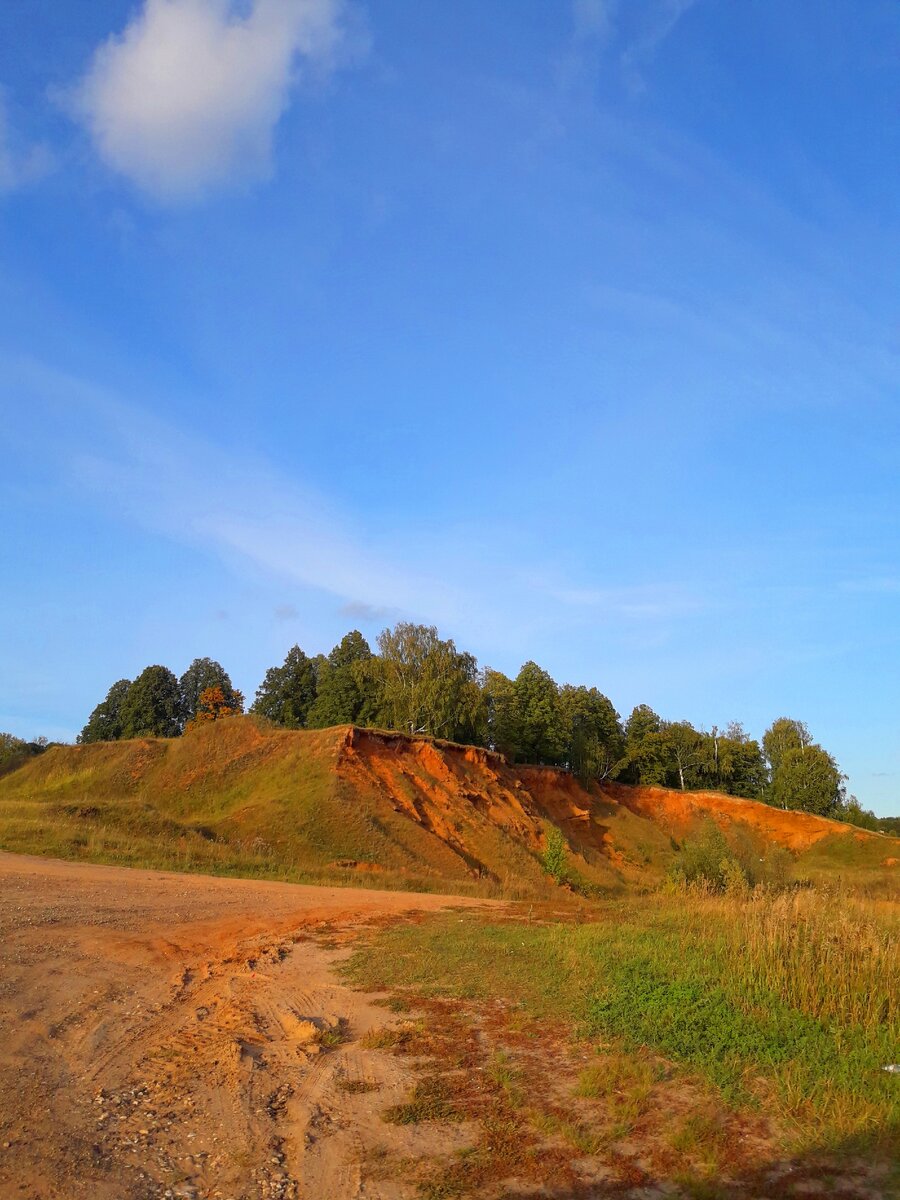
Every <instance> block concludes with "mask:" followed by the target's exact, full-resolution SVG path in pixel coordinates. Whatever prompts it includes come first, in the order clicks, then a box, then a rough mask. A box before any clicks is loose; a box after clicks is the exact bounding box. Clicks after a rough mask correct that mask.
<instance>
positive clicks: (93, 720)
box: [78, 679, 131, 743]
mask: <svg viewBox="0 0 900 1200" xmlns="http://www.w3.org/2000/svg"><path fill="white" fill-rule="evenodd" d="M130 687H131V680H130V679H119V680H118V681H117V682H116V683H114V684H113V685H112V687H111V688H110V689H109V691H108V692H107V693H106V699H105V700H101V701H100V703H99V704H98V705H97V707H96V708H95V709H94V711H93V712H92V713H91V715H90V716H89V717H88V720H87V724H86V725H85V727H84V729H82V731H81V733H80V734H79V735H78V741H79V742H85V743H86V742H113V741H115V740H116V739H117V738H120V737H122V736H123V734H122V730H123V725H122V704H123V702H124V700H125V697H126V696H127V695H128V689H129V688H130Z"/></svg>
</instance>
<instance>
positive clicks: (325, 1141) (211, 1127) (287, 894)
mask: <svg viewBox="0 0 900 1200" xmlns="http://www.w3.org/2000/svg"><path fill="white" fill-rule="evenodd" d="M448 903H456V904H462V905H465V904H473V903H476V902H474V901H471V900H468V901H467V900H459V901H452V902H451V901H449V900H448V899H447V898H440V897H436V896H430V895H429V896H423V895H415V894H411V893H407V894H404V893H400V892H377V891H371V892H367V891H361V890H355V889H345V888H314V887H302V886H296V885H290V884H277V883H274V884H273V883H254V882H250V881H246V880H222V879H211V878H208V877H204V876H185V875H176V874H165V873H162V872H152V871H128V870H124V869H120V868H115V867H99V866H91V865H83V864H71V863H62V862H58V861H55V860H51V859H35V858H29V857H26V856H14V855H6V854H0V1196H2V1197H4V1200H6V1198H7V1197H9V1198H13V1197H16V1198H19V1200H82V1198H84V1200H88V1198H90V1200H163V1198H170V1197H181V1198H183V1200H205V1198H207V1197H209V1198H223V1200H224V1198H227V1197H232V1198H233V1200H260V1198H264V1197H272V1198H276V1197H284V1198H296V1197H301V1196H302V1197H321V1198H322V1200H325V1198H326V1197H328V1198H329V1200H330V1198H332V1197H334V1198H335V1200H342V1198H346V1197H350V1196H355V1195H358V1194H359V1188H360V1171H361V1163H362V1161H363V1159H364V1157H365V1155H364V1151H365V1149H366V1146H367V1145H368V1144H369V1143H373V1142H375V1141H377V1142H378V1144H379V1145H387V1146H388V1148H389V1150H390V1152H391V1153H392V1154H394V1155H396V1157H397V1159H398V1160H401V1159H403V1158H405V1157H409V1156H413V1157H415V1156H417V1155H423V1154H429V1153H431V1152H432V1150H433V1149H434V1147H433V1146H432V1145H431V1141H430V1139H432V1138H435V1137H436V1136H437V1135H435V1134H434V1132H433V1131H432V1132H429V1131H428V1130H423V1129H417V1128H412V1129H405V1128H401V1127H395V1126H387V1125H385V1124H384V1122H383V1121H382V1120H381V1115H380V1114H381V1112H382V1110H383V1109H384V1108H385V1107H386V1106H387V1105H389V1104H391V1103H399V1102H401V1101H402V1100H404V1099H405V1098H406V1096H407V1095H408V1093H409V1091H410V1089H411V1087H412V1085H413V1083H414V1077H413V1075H412V1073H411V1068H410V1067H409V1066H407V1065H405V1064H403V1063H401V1062H399V1061H394V1060H393V1059H390V1058H387V1057H385V1056H379V1055H373V1054H372V1053H371V1052H367V1051H366V1050H365V1049H364V1048H363V1047H362V1046H361V1045H360V1039H361V1038H362V1037H363V1036H364V1035H365V1034H367V1033H369V1032H370V1031H371V1030H373V1029H378V1028H380V1027H381V1026H383V1025H384V1024H386V1023H388V1022H389V1021H390V1020H391V1017H390V1014H389V1013H388V1012H387V1011H386V1010H385V1009H384V1008H382V1007H378V1006H376V1005H374V1004H373V1003H372V1002H371V999H370V998H367V997H365V996H364V995H362V994H360V993H358V992H354V991H351V990H350V989H349V988H347V987H345V986H343V985H342V984H341V982H340V980H339V979H338V978H337V977H336V976H335V975H334V974H333V972H332V970H331V965H332V963H333V962H334V961H335V960H336V959H338V958H340V956H341V951H340V949H339V948H337V947H335V948H333V949H328V948H325V947H323V945H322V944H320V942H317V941H316V940H315V939H314V938H313V937H312V936H311V935H312V934H313V933H315V932H316V931H319V932H320V933H321V931H322V930H323V929H325V928H328V929H332V930H333V931H334V933H333V937H334V941H335V943H338V942H340V941H342V940H344V939H346V938H347V937H351V936H353V934H354V932H355V931H356V930H358V929H359V928H361V927H363V926H364V925H366V924H367V923H371V922H373V921H378V920H383V919H384V918H386V917H396V916H397V915H399V914H403V913H413V912H415V911H425V910H434V909H436V908H439V907H441V906H446V905H447V904H448ZM482 903H483V902H482ZM326 923H327V924H326ZM464 1136H465V1131H464V1130H460V1129H456V1130H451V1131H449V1133H448V1132H447V1131H441V1132H440V1135H439V1143H440V1148H441V1149H447V1148H452V1146H453V1145H456V1144H458V1143H459V1142H460V1139H461V1138H464ZM365 1194H366V1195H367V1196H373V1197H382V1198H384V1200H390V1198H391V1197H395V1196H397V1195H398V1193H397V1191H396V1189H395V1188H393V1187H392V1186H391V1184H390V1183H389V1182H383V1183H373V1184H372V1185H371V1186H370V1187H368V1188H367V1190H366V1193H365ZM404 1194H408V1192H405V1193H404Z"/></svg>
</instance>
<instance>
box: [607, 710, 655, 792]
mask: <svg viewBox="0 0 900 1200" xmlns="http://www.w3.org/2000/svg"><path fill="white" fill-rule="evenodd" d="M661 731H662V718H661V717H660V716H659V714H658V713H656V712H654V711H653V709H652V708H651V707H650V705H649V704H638V705H636V707H635V708H633V709H632V710H631V714H630V716H629V717H628V720H627V721H626V722H625V753H624V755H623V757H622V761H621V762H620V764H619V766H618V768H617V770H616V776H617V778H619V779H623V780H625V782H626V783H645V784H650V785H661V784H664V783H665V782H666V761H665V755H664V754H663V745H662V742H661V740H660V736H659V735H660V733H661Z"/></svg>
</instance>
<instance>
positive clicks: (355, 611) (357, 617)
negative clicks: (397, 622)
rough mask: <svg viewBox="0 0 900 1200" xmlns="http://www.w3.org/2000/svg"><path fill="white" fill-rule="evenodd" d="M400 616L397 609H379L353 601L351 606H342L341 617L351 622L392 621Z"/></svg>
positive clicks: (359, 601) (372, 605)
mask: <svg viewBox="0 0 900 1200" xmlns="http://www.w3.org/2000/svg"><path fill="white" fill-rule="evenodd" d="M398 615H399V614H398V613H397V610H396V609H395V608H379V607H378V606H377V605H375V604H365V603H363V601H361V600H351V601H350V603H349V604H344V605H342V606H341V616H342V617H348V618H349V619H350V620H351V621H391V620H393V619H394V618H396V617H397V616H398Z"/></svg>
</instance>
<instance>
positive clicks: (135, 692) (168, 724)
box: [119, 665, 183, 738]
mask: <svg viewBox="0 0 900 1200" xmlns="http://www.w3.org/2000/svg"><path fill="white" fill-rule="evenodd" d="M119 715H120V718H121V722H122V734H121V736H122V737H123V738H136V737H177V736H178V734H180V733H181V730H182V725H183V716H182V711H181V689H180V688H179V686H178V680H177V679H176V678H175V676H174V675H173V674H172V672H171V671H170V670H169V669H168V667H161V666H158V665H157V666H152V667H146V668H145V669H144V670H143V671H141V673H140V675H138V677H137V679H135V681H134V683H132V684H131V686H130V687H129V688H128V691H127V692H126V693H125V696H124V698H123V700H122V705H121V708H120V710H119Z"/></svg>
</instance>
